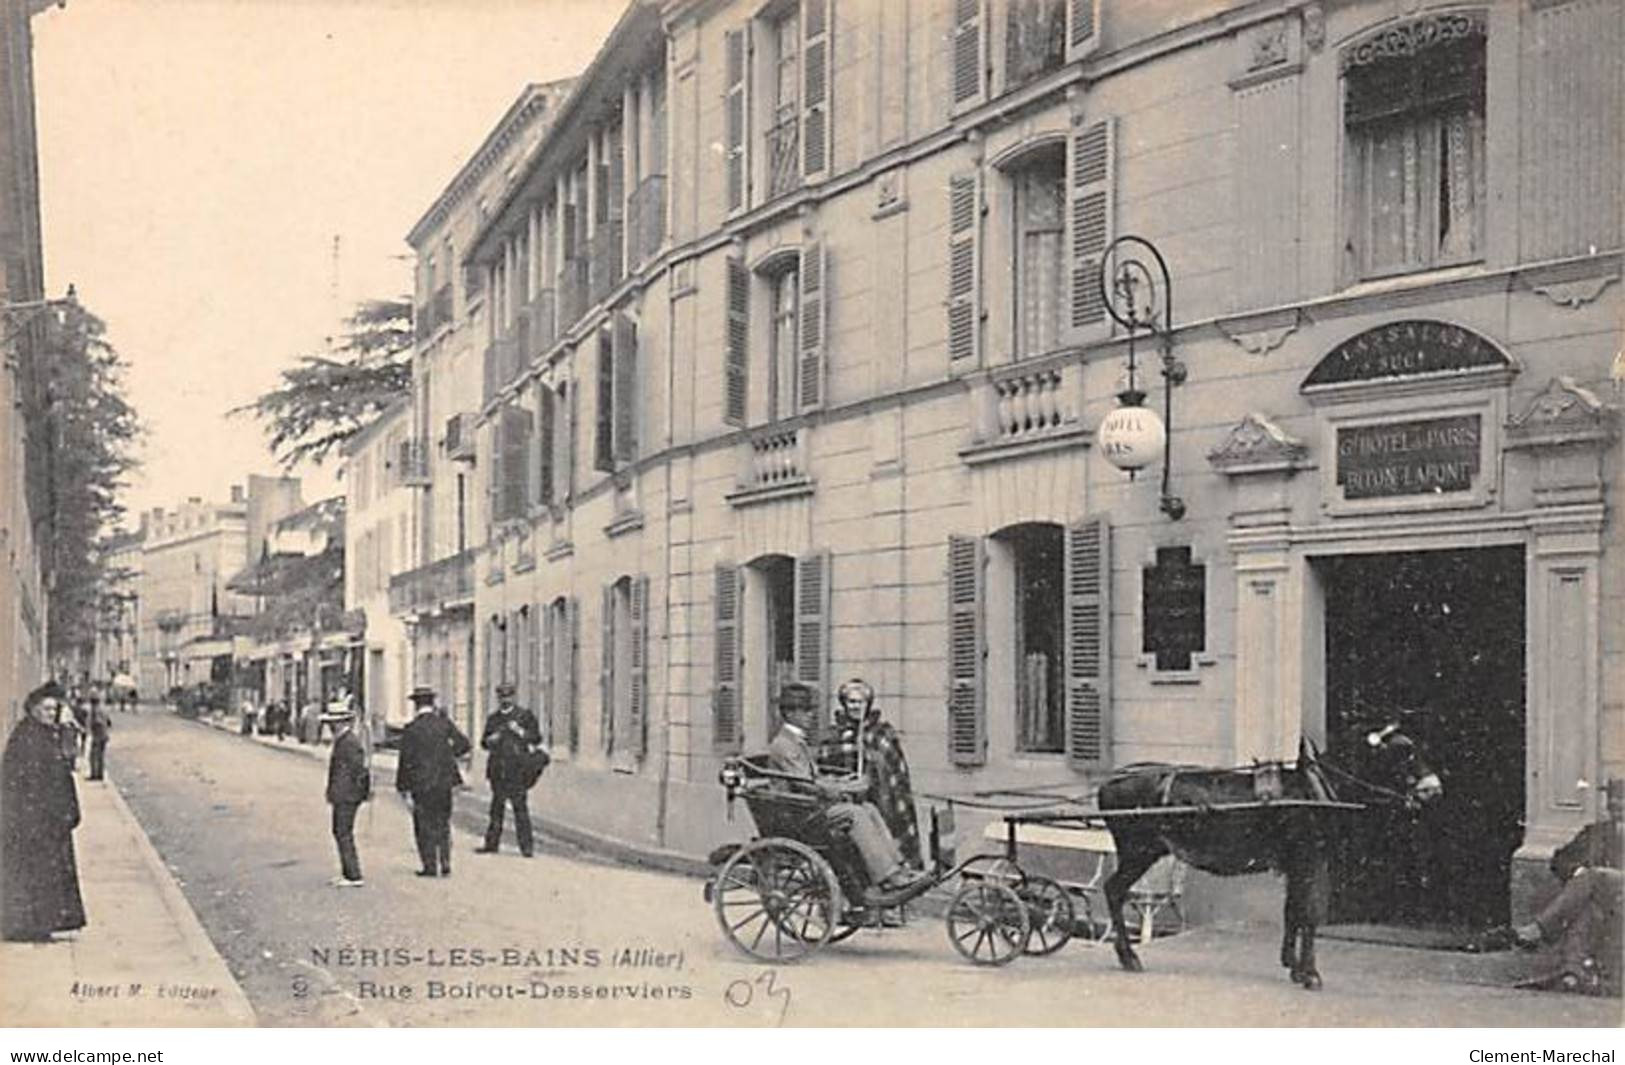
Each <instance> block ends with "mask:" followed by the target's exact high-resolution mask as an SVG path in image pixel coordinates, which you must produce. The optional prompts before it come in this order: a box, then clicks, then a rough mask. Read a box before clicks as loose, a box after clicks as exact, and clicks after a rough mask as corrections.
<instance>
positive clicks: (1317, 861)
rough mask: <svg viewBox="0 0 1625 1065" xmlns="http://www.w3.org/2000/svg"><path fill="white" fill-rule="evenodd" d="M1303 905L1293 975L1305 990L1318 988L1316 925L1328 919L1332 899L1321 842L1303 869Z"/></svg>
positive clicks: (1319, 983)
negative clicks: (1296, 963)
mask: <svg viewBox="0 0 1625 1065" xmlns="http://www.w3.org/2000/svg"><path fill="white" fill-rule="evenodd" d="M1303 887H1304V897H1303V906H1302V909H1301V910H1300V911H1299V921H1300V925H1299V945H1298V967H1297V969H1296V970H1295V971H1294V973H1293V979H1295V980H1297V981H1298V983H1300V984H1302V985H1303V989H1304V990H1305V991H1319V990H1320V986H1321V981H1320V970H1319V969H1318V968H1316V966H1315V926H1317V925H1319V924H1321V923H1322V922H1324V921H1325V920H1326V913H1327V909H1328V908H1329V904H1330V899H1331V889H1332V883H1331V870H1330V867H1329V864H1328V862H1327V859H1326V855H1325V853H1324V852H1323V851H1321V849H1320V848H1319V846H1316V847H1315V848H1314V850H1313V851H1312V852H1311V853H1310V856H1309V861H1308V862H1307V864H1306V868H1305V870H1304V885H1303Z"/></svg>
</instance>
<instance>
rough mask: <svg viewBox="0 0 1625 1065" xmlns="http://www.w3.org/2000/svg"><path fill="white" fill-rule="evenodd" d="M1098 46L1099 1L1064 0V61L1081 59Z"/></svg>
mask: <svg viewBox="0 0 1625 1065" xmlns="http://www.w3.org/2000/svg"><path fill="white" fill-rule="evenodd" d="M1099 44H1100V0H1066V61H1067V62H1068V63H1070V62H1072V61H1073V60H1074V59H1082V58H1083V57H1084V56H1086V55H1088V54H1090V53H1091V52H1093V51H1094V50H1095V49H1096V47H1098V46H1099Z"/></svg>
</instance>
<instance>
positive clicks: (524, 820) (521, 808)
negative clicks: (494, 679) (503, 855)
mask: <svg viewBox="0 0 1625 1065" xmlns="http://www.w3.org/2000/svg"><path fill="white" fill-rule="evenodd" d="M513 696H514V686H513V684H512V682H510V681H506V680H505V681H502V682H501V683H500V684H498V685H497V708H496V711H495V712H494V713H492V714H491V716H490V717H488V718H486V720H485V731H484V732H482V733H480V746H481V747H483V748H485V751H486V762H485V779H487V780H489V781H490V782H491V822H490V824H489V825H487V826H486V829H485V845H484V846H483V847H479V848H476V851H475V853H477V854H495V853H496V851H497V848H498V847H499V846H500V845H501V844H502V815H503V808H504V807H506V806H509V805H511V806H512V807H513V827H514V832H515V833H516V834H517V835H518V836H519V853H520V854H523V855H524V856H525V857H527V858H529V857H530V856H531V854H532V853H534V848H535V843H534V840H533V839H532V836H531V831H530V809H529V807H528V806H526V802H525V796H526V793H527V792H529V791H530V788H531V785H533V784H535V783H536V777H537V775H538V774H537V773H536V772H535V765H536V762H535V760H536V758H537V757H538V756H539V754H540V752H539V750H538V748H540V747H541V743H542V728H541V725H539V724H538V723H537V721H536V715H535V714H533V713H531V712H530V711H529V710H527V709H525V708H524V707H522V706H516V705H515V704H514V701H513Z"/></svg>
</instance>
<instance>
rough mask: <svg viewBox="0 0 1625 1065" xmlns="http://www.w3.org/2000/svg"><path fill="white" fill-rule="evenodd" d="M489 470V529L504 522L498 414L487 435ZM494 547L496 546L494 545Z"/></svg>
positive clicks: (487, 523) (501, 455) (500, 436)
mask: <svg viewBox="0 0 1625 1065" xmlns="http://www.w3.org/2000/svg"><path fill="white" fill-rule="evenodd" d="M485 439H486V441H487V448H488V450H487V452H486V453H487V454H488V455H489V456H490V459H491V461H490V464H489V467H490V468H489V469H487V470H486V475H485V519H486V520H485V524H486V527H487V528H490V527H491V526H492V525H495V524H496V523H497V522H499V521H501V520H502V514H501V510H502V507H501V502H502V490H501V486H502V460H503V457H504V456H503V447H502V416H501V415H500V414H498V415H497V416H496V417H495V418H492V419H491V421H490V422H489V423H488V425H487V428H486V433H485ZM492 546H493V547H494V546H495V545H492Z"/></svg>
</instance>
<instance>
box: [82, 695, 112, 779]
mask: <svg viewBox="0 0 1625 1065" xmlns="http://www.w3.org/2000/svg"><path fill="white" fill-rule="evenodd" d="M86 727H87V728H89V729H90V779H91V780H101V779H102V772H103V770H104V769H105V768H106V765H107V739H108V736H107V734H108V733H109V732H110V731H112V728H113V719H112V717H111V716H109V714H108V707H107V706H106V705H104V704H103V703H102V699H101V696H100V695H99V694H97V693H96V692H91V695H90V712H89V714H88V715H87V716H86Z"/></svg>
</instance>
